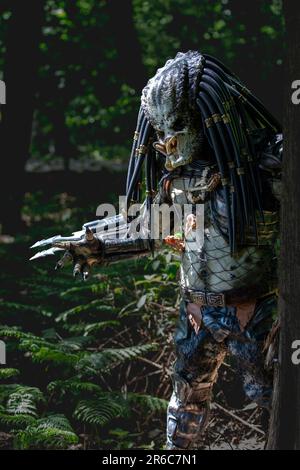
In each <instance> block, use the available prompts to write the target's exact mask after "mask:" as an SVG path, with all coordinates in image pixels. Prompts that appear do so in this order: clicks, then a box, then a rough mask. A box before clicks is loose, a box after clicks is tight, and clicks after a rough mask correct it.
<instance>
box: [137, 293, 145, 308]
mask: <svg viewBox="0 0 300 470" xmlns="http://www.w3.org/2000/svg"><path fill="white" fill-rule="evenodd" d="M146 300H147V294H144V295H142V297H141V298H140V300H139V301H138V303H137V305H136V306H137V308H138V309H141V308H142V307H143V306H144V305H145V303H146Z"/></svg>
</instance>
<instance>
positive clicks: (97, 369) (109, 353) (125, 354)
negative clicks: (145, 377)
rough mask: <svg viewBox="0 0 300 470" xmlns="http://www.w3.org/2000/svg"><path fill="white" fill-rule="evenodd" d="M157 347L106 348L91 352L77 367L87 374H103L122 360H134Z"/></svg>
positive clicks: (152, 345)
mask: <svg viewBox="0 0 300 470" xmlns="http://www.w3.org/2000/svg"><path fill="white" fill-rule="evenodd" d="M156 348H157V345H156V344H141V345H138V346H131V347H129V348H122V349H104V350H103V351H101V352H99V353H94V354H89V355H88V356H86V357H84V358H83V359H81V360H80V361H79V362H78V366H77V367H78V370H80V371H81V372H84V373H87V374H95V375H97V374H102V373H103V372H108V371H109V370H110V369H112V367H115V366H117V365H120V364H121V363H122V362H125V361H128V360H133V359H135V358H137V357H139V356H142V355H143V354H145V353H146V352H148V351H153V350H154V349H156Z"/></svg>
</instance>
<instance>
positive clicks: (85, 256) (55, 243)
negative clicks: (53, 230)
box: [31, 227, 103, 280]
mask: <svg viewBox="0 0 300 470" xmlns="http://www.w3.org/2000/svg"><path fill="white" fill-rule="evenodd" d="M49 243H51V246H52V247H51V248H50V249H48V250H44V251H41V252H39V253H37V254H36V255H34V256H33V257H32V258H31V260H33V259H37V258H40V257H44V256H47V255H53V254H54V253H56V252H57V251H62V250H66V251H65V252H64V254H63V256H62V258H61V259H60V260H59V261H58V262H57V263H56V265H55V269H61V268H63V267H64V266H65V265H66V264H67V263H69V262H70V261H72V262H73V266H74V267H73V275H74V276H75V277H77V276H81V277H82V279H83V280H86V279H87V278H88V277H89V273H90V268H91V266H93V265H95V264H102V263H103V256H102V253H103V249H102V241H101V240H100V239H99V238H97V236H96V235H95V234H94V233H93V232H92V230H91V229H90V228H88V227H87V228H86V229H85V232H84V233H82V234H81V236H80V237H76V236H73V237H67V238H63V237H60V236H58V237H53V238H52V239H49V240H42V241H41V242H37V243H36V244H35V245H33V247H36V246H41V245H46V244H49Z"/></svg>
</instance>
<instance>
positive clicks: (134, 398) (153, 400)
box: [128, 393, 168, 413]
mask: <svg viewBox="0 0 300 470" xmlns="http://www.w3.org/2000/svg"><path fill="white" fill-rule="evenodd" d="M128 400H129V402H130V403H132V404H136V405H138V406H140V407H141V408H142V409H144V410H145V409H148V410H149V411H152V412H156V413H160V412H165V411H166V410H167V406H168V401H167V400H164V399H163V398H159V397H154V396H152V395H146V394H142V393H130V394H129V395H128Z"/></svg>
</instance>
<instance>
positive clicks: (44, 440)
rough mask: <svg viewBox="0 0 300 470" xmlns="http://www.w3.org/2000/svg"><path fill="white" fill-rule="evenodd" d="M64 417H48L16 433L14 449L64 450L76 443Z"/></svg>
mask: <svg viewBox="0 0 300 470" xmlns="http://www.w3.org/2000/svg"><path fill="white" fill-rule="evenodd" d="M78 440H79V439H78V436H77V435H76V434H75V432H74V431H73V429H72V427H71V425H70V423H69V421H68V420H67V418H66V417H65V416H64V415H49V416H47V417H45V418H42V419H39V420H37V421H36V422H35V423H34V424H31V425H29V426H27V427H26V428H25V429H24V430H23V431H18V432H17V433H16V447H17V448H19V449H30V448H35V449H40V448H45V449H65V448H68V447H69V446H71V445H75V444H77V443H78Z"/></svg>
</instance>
